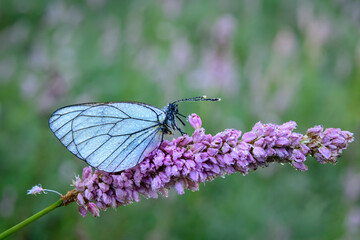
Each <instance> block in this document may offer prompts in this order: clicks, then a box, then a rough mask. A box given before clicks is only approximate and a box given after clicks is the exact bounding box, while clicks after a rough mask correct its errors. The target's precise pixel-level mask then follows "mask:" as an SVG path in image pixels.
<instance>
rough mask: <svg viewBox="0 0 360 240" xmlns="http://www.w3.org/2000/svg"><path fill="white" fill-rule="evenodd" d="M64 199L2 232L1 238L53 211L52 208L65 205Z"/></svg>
mask: <svg viewBox="0 0 360 240" xmlns="http://www.w3.org/2000/svg"><path fill="white" fill-rule="evenodd" d="M63 201H64V200H63V199H62V198H60V199H59V200H58V201H56V202H55V203H53V204H51V205H50V206H48V207H47V208H44V209H43V210H41V211H40V212H38V213H36V214H34V215H32V216H31V217H29V218H27V219H25V220H24V221H22V222H20V223H18V224H16V225H15V226H13V227H11V228H9V229H8V230H6V231H4V232H2V233H0V240H1V239H4V238H6V237H7V236H9V235H10V234H12V233H14V232H16V231H18V230H20V229H21V228H23V227H25V226H26V225H28V224H29V223H31V222H33V221H35V220H36V219H38V218H40V217H42V216H44V215H45V214H47V213H48V212H51V211H52V210H54V209H55V208H58V207H60V206H62V205H63Z"/></svg>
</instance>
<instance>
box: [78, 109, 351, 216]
mask: <svg viewBox="0 0 360 240" xmlns="http://www.w3.org/2000/svg"><path fill="white" fill-rule="evenodd" d="M189 122H190V124H191V125H192V126H193V127H194V128H195V131H194V133H193V135H192V136H188V135H184V136H181V137H179V138H177V139H174V140H172V141H166V140H165V141H163V142H162V144H161V145H160V146H159V148H158V149H157V150H155V151H153V152H152V153H150V154H149V155H148V156H147V157H146V158H145V159H144V160H143V161H142V162H141V163H140V164H138V165H137V166H135V167H133V168H131V169H128V170H125V171H123V172H118V173H107V172H102V171H98V170H95V172H93V171H92V169H91V167H85V168H84V169H83V174H82V178H80V177H76V179H75V180H74V181H73V184H74V186H75V187H76V190H77V200H76V202H77V204H78V205H79V211H80V214H81V215H82V216H86V214H87V212H90V213H91V214H92V215H93V216H99V209H101V210H105V209H106V208H108V207H113V208H115V207H118V206H122V205H127V204H130V203H132V202H138V201H140V196H141V195H143V196H144V197H146V198H157V197H158V194H159V193H160V194H162V195H165V196H166V195H167V193H168V190H169V189H170V188H171V187H174V188H175V190H176V191H177V192H178V193H179V194H184V193H185V190H186V189H190V190H192V191H197V190H198V189H199V183H201V182H205V181H206V180H213V179H214V178H216V177H218V176H223V175H225V174H233V173H236V172H240V173H242V174H244V175H246V174H247V173H248V172H249V171H250V170H256V169H257V168H258V167H259V166H260V167H264V166H267V165H268V164H269V163H270V162H279V163H290V164H291V165H292V166H293V167H294V168H296V169H298V170H300V171H306V170H307V166H306V165H305V160H306V156H309V155H310V156H314V157H315V158H316V159H317V160H318V161H319V162H320V163H327V162H330V163H336V159H337V158H338V157H339V156H340V155H341V153H342V150H343V149H345V148H346V147H347V145H348V143H349V142H352V141H353V134H352V133H350V132H348V131H341V130H340V129H334V128H328V129H325V131H323V128H322V127H321V126H316V127H314V128H311V129H308V131H307V134H306V135H302V134H300V133H295V132H293V130H294V129H295V127H296V123H295V122H293V121H290V122H287V123H284V124H282V125H275V124H263V123H261V122H258V123H256V124H255V126H254V127H253V129H252V130H251V131H250V132H247V133H245V134H243V135H242V137H241V131H238V130H234V129H227V130H225V131H224V132H220V133H218V134H216V135H215V136H212V135H210V134H205V130H204V129H203V128H201V119H200V118H199V117H198V116H197V115H196V114H192V115H190V116H189ZM240 137H241V138H240Z"/></svg>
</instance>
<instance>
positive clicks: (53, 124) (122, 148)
mask: <svg viewBox="0 0 360 240" xmlns="http://www.w3.org/2000/svg"><path fill="white" fill-rule="evenodd" d="M164 119H165V113H164V112H163V111H162V110H161V109H159V108H156V107H154V106H150V105H145V104H142V103H128V102H119V103H99V104H97V103H95V104H82V105H73V106H68V107H64V108H61V109H59V110H57V111H56V112H54V113H53V115H52V116H51V117H50V120H49V125H50V128H51V130H52V131H53V132H54V134H55V135H56V137H57V138H58V139H59V140H60V142H61V143H62V144H63V145H64V146H65V147H66V148H67V149H68V150H69V151H70V152H72V153H73V154H74V155H76V156H77V157H78V158H80V159H82V160H85V161H86V162H87V163H88V164H89V165H91V166H93V167H95V168H97V169H99V170H103V171H107V172H118V171H122V170H124V169H128V168H131V167H133V166H135V165H136V164H138V163H139V162H141V161H142V160H143V158H144V157H145V155H146V154H147V153H148V152H150V151H153V150H154V149H155V148H156V147H157V145H158V144H159V143H160V141H161V135H162V132H161V128H160V126H161V124H162V122H163V121H164Z"/></svg>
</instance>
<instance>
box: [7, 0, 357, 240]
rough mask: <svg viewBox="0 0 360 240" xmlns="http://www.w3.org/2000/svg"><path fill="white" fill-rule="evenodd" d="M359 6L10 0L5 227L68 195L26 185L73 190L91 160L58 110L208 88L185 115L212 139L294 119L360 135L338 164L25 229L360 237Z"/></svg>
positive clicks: (239, 179) (343, 1)
mask: <svg viewBox="0 0 360 240" xmlns="http://www.w3.org/2000/svg"><path fill="white" fill-rule="evenodd" d="M359 11H360V2H359V1H356V0H322V1H310V0H305V1H300V0H299V1H296V0H290V1H289V0H278V1H266V0H245V1H235V0H232V1H231V0H224V1H214V0H213V1H205V0H199V1H183V0H162V1H160V0H159V1H139V0H132V1H106V0H86V1H70V0H68V1H59V0H58V1H45V0H35V1H26V0H0V161H1V165H0V166H1V167H0V175H1V181H0V231H2V230H4V229H6V228H8V227H10V226H12V225H14V224H16V223H17V222H19V221H21V220H23V219H24V218H26V217H28V216H30V215H31V214H33V213H35V212H37V211H39V210H40V209H43V208H44V207H46V206H48V205H50V204H51V203H52V202H54V201H56V200H57V196H54V195H52V194H48V195H46V196H44V195H43V196H37V197H33V196H27V195H26V190H27V189H30V188H31V187H32V186H33V185H35V184H38V183H41V184H42V185H43V187H45V188H49V189H55V190H57V191H60V192H62V193H66V191H68V190H70V189H71V186H69V184H70V183H71V181H72V179H74V176H75V175H77V174H80V173H81V169H82V167H84V166H85V163H83V162H82V161H80V160H78V159H76V158H75V157H74V156H73V155H72V154H71V153H70V152H68V151H67V150H66V149H65V148H64V147H63V146H62V145H61V144H60V143H59V142H58V141H57V139H56V138H55V137H54V136H53V134H52V133H51V131H50V130H49V129H48V126H47V121H48V118H49V116H50V115H51V113H52V112H53V111H55V110H56V109H57V108H59V107H62V106H65V105H69V104H75V103H80V102H102V101H140V102H146V103H148V104H152V105H156V106H159V107H161V106H164V105H166V104H167V103H168V102H170V101H173V100H176V99H179V98H185V97H192V96H199V95H203V94H206V95H207V96H210V97H221V98H222V101H221V102H219V103H183V104H181V106H180V109H181V112H182V113H183V114H190V113H192V112H196V113H197V114H198V115H200V116H201V117H202V119H203V124H204V127H205V128H206V130H207V132H208V133H211V134H215V133H216V132H218V131H222V130H223V129H225V128H236V129H241V130H243V131H244V132H245V131H248V130H250V129H251V127H252V126H253V124H254V123H255V122H257V121H263V122H273V123H282V122H285V121H288V120H294V121H296V122H297V123H298V131H299V132H302V133H304V131H306V129H307V128H309V127H312V126H314V125H318V124H322V125H324V126H325V127H340V128H342V129H344V130H349V131H351V132H354V133H355V143H353V144H351V145H350V148H349V149H348V150H346V151H345V152H344V155H343V157H342V158H341V159H340V162H339V164H337V165H336V166H331V165H320V164H319V163H316V162H315V161H314V159H308V161H307V164H308V165H309V171H308V172H305V173H300V172H297V171H295V170H294V169H292V168H291V167H290V166H289V165H285V166H281V165H272V166H270V167H268V168H266V169H260V170H258V171H257V172H254V173H250V174H249V175H248V176H246V177H243V176H241V175H238V174H237V175H233V176H228V177H226V178H225V179H216V180H215V181H213V182H211V183H210V182H208V183H206V184H205V185H202V186H201V187H200V191H199V192H194V193H192V192H186V194H185V195H183V196H178V195H177V194H175V193H174V192H173V191H172V192H171V193H170V195H169V197H168V198H164V197H161V198H160V199H157V200H145V199H142V201H141V202H140V203H136V204H132V205H129V206H126V207H121V208H118V209H116V210H108V211H107V212H102V213H101V217H100V218H96V219H95V218H93V217H91V216H88V217H86V218H85V219H83V218H82V217H81V216H80V214H79V213H78V211H77V207H76V206H75V204H72V205H71V206H68V207H66V208H61V209H57V210H55V211H54V212H52V213H50V214H48V215H47V216H45V217H43V218H42V219H40V220H39V221H37V222H35V223H33V224H31V225H29V226H28V227H26V228H24V229H23V230H21V231H19V232H18V233H16V234H15V235H13V236H12V238H13V239H100V238H102V239H114V238H117V239H235V238H237V239H360V231H359V229H360V204H359V203H360V172H359V168H360V166H359V158H360V156H359V154H360V153H359V150H358V149H357V147H356V146H357V145H358V144H357V141H358V139H359V129H360V111H359V103H360V94H359V93H360V71H359V69H360V30H359V29H360V20H359ZM186 130H187V131H188V132H189V131H191V129H190V128H189V127H186ZM10 239H11V238H10Z"/></svg>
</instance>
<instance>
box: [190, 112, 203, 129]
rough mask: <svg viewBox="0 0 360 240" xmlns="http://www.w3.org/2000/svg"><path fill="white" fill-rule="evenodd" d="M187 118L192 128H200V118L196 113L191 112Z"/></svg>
mask: <svg viewBox="0 0 360 240" xmlns="http://www.w3.org/2000/svg"><path fill="white" fill-rule="evenodd" d="M188 120H189V122H190V124H191V126H192V127H193V128H194V129H200V128H201V124H202V122H201V119H200V117H199V116H198V115H196V114H195V113H193V114H191V115H190V116H189V117H188Z"/></svg>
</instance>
